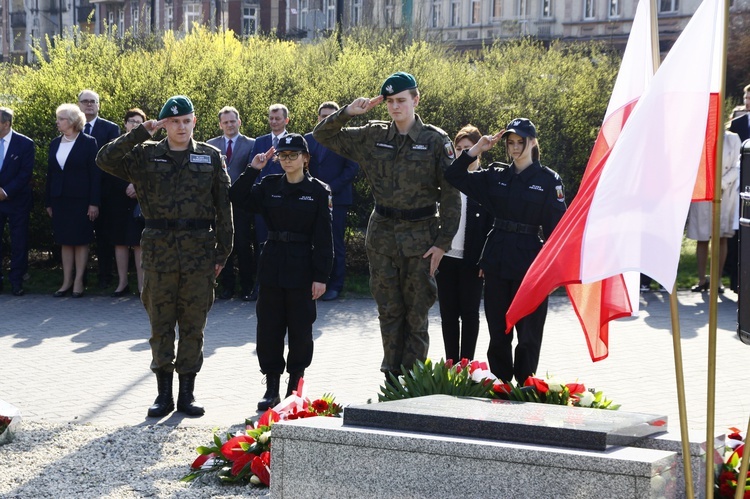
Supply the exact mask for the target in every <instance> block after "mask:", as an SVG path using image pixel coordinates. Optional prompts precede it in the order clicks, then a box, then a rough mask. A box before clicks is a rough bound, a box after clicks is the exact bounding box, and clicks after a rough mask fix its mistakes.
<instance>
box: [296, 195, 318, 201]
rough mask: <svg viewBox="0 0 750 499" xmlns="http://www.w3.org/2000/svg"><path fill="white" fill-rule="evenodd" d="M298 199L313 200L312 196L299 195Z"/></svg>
mask: <svg viewBox="0 0 750 499" xmlns="http://www.w3.org/2000/svg"><path fill="white" fill-rule="evenodd" d="M299 200H300V201H315V200H314V199H313V197H312V196H300V197H299Z"/></svg>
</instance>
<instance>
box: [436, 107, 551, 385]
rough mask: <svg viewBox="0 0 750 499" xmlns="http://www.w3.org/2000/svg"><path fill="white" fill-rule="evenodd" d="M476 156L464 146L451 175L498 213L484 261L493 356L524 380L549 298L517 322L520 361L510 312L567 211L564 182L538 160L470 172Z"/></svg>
mask: <svg viewBox="0 0 750 499" xmlns="http://www.w3.org/2000/svg"><path fill="white" fill-rule="evenodd" d="M527 121H528V120H527ZM529 123H530V122H529ZM532 126H533V125H532ZM509 128H510V127H509ZM534 136H535V134H534ZM475 159H476V158H473V157H471V156H469V154H468V153H467V152H466V151H464V153H463V154H462V155H461V156H459V157H458V158H457V159H456V160H455V161H454V162H453V164H452V165H451V166H450V168H448V170H447V171H446V172H445V177H446V179H447V180H448V182H450V183H451V184H453V185H454V186H456V187H457V188H458V189H459V190H460V191H461V192H463V193H465V194H466V195H467V196H468V197H470V198H472V199H475V200H476V201H477V202H479V204H481V205H482V206H483V207H484V208H485V209H486V210H487V211H489V212H490V214H491V215H492V216H493V217H495V223H494V228H493V229H492V232H490V234H489V235H488V236H487V243H486V244H485V247H484V251H483V253H482V258H481V260H480V263H479V266H480V268H481V269H482V270H483V271H484V275H485V284H484V306H485V316H486V318H487V325H488V328H489V331H490V347H489V350H488V352H487V358H488V360H489V363H490V370H491V371H492V372H493V373H494V374H495V375H496V376H497V377H499V378H500V379H502V380H504V381H508V382H509V381H510V380H511V378H513V376H514V375H515V377H516V381H517V382H518V383H523V382H524V381H526V378H527V377H528V376H531V375H532V374H534V373H535V372H536V369H537V365H538V363H539V351H540V349H541V346H542V332H543V329H544V322H545V319H546V317H547V300H546V299H545V301H544V302H542V304H541V305H539V307H538V308H537V309H536V311H534V312H533V313H532V314H530V315H528V316H527V317H524V318H523V319H521V320H520V321H518V323H517V324H516V326H515V329H516V331H517V332H518V345H517V347H516V351H515V363H514V361H513V352H512V345H511V342H512V341H513V334H512V331H511V332H510V333H509V334H505V314H506V312H507V311H508V308H509V307H510V304H511V302H512V301H513V298H514V297H515V294H516V291H518V287H519V286H520V284H521V281H522V280H523V277H524V275H525V274H526V271H527V270H528V269H529V266H530V265H531V262H533V261H534V259H535V258H536V256H537V254H539V251H540V250H541V249H542V244H543V243H544V240H545V239H546V238H548V237H549V235H550V234H551V233H552V230H553V229H554V228H555V227H556V226H557V223H558V222H559V221H560V219H561V218H562V216H563V213H565V210H566V205H565V194H564V191H563V184H562V180H561V179H560V176H559V175H558V174H557V173H555V172H554V171H552V170H550V169H549V168H547V167H544V166H542V165H541V164H540V163H539V161H536V160H535V161H534V162H533V163H532V164H531V165H530V166H528V167H526V168H525V169H524V170H523V171H521V172H520V173H516V171H515V167H514V165H513V164H511V165H501V167H500V168H498V167H497V165H498V164H493V165H491V166H490V168H489V169H487V170H481V171H476V172H468V171H467V170H466V168H467V167H468V165H469V164H471V163H472V162H473V161H474V160H475Z"/></svg>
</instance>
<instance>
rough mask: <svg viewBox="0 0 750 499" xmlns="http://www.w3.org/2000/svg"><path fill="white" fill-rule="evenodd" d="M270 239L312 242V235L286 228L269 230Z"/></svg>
mask: <svg viewBox="0 0 750 499" xmlns="http://www.w3.org/2000/svg"><path fill="white" fill-rule="evenodd" d="M268 240H269V241H281V242H282V243H307V242H310V236H308V235H307V234H301V233H299V232H288V231H285V230H269V231H268Z"/></svg>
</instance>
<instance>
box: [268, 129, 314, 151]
mask: <svg viewBox="0 0 750 499" xmlns="http://www.w3.org/2000/svg"><path fill="white" fill-rule="evenodd" d="M282 151H302V152H306V153H308V154H310V151H309V150H308V149H307V141H306V140H305V138H304V137H303V136H302V135H300V134H298V133H289V134H287V135H285V136H283V137H281V139H279V145H278V146H277V147H276V152H282Z"/></svg>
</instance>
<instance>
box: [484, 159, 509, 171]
mask: <svg viewBox="0 0 750 499" xmlns="http://www.w3.org/2000/svg"><path fill="white" fill-rule="evenodd" d="M509 166H510V165H508V164H507V163H501V162H499V161H495V162H494V163H490V164H489V166H487V169H488V170H492V169H495V170H497V171H503V170H505V169H506V168H508V167H509Z"/></svg>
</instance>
